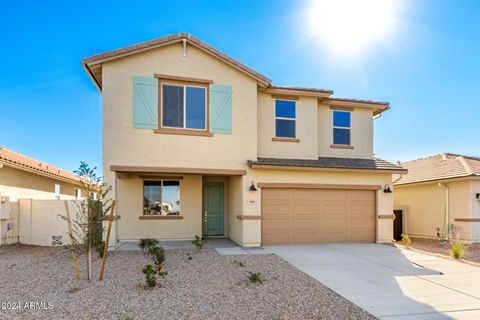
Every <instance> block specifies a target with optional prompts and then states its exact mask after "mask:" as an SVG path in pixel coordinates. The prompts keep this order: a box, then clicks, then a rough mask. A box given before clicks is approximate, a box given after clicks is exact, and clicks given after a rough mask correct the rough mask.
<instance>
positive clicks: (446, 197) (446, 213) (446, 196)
mask: <svg viewBox="0 0 480 320" xmlns="http://www.w3.org/2000/svg"><path fill="white" fill-rule="evenodd" d="M438 186H439V187H443V188H445V240H446V241H448V220H449V219H448V214H449V212H448V211H449V210H448V207H449V205H448V194H449V189H448V186H447V185H446V184H444V183H439V184H438Z"/></svg>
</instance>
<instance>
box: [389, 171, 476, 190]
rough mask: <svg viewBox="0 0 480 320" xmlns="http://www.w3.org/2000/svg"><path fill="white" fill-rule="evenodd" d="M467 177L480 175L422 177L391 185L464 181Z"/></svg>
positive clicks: (472, 177) (474, 177) (473, 177)
mask: <svg viewBox="0 0 480 320" xmlns="http://www.w3.org/2000/svg"><path fill="white" fill-rule="evenodd" d="M469 179H475V180H477V179H480V175H478V174H474V173H472V174H465V175H458V176H454V177H444V178H436V179H423V180H415V181H409V182H404V183H402V182H396V183H394V184H393V185H394V186H396V187H402V186H409V185H413V184H428V183H438V182H442V181H450V182H452V181H453V182H455V181H464V180H469Z"/></svg>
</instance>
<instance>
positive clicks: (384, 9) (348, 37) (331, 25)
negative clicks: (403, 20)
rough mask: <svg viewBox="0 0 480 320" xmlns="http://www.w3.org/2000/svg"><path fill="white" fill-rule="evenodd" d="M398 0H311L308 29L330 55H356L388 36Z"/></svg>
mask: <svg viewBox="0 0 480 320" xmlns="http://www.w3.org/2000/svg"><path fill="white" fill-rule="evenodd" d="M399 2H400V0H312V1H311V2H310V3H309V6H308V9H307V14H308V26H307V28H308V31H309V33H310V34H311V35H312V36H313V37H314V38H317V39H319V40H320V41H321V43H322V44H323V45H324V46H325V47H327V48H328V49H329V50H330V51H331V53H332V54H334V55H342V56H351V55H359V54H361V53H362V52H364V51H365V50H366V49H368V48H369V47H371V46H373V45H375V44H378V43H379V42H382V41H385V40H386V39H388V36H389V35H390V34H391V32H392V29H393V28H394V26H395V24H396V21H397V14H398V7H399Z"/></svg>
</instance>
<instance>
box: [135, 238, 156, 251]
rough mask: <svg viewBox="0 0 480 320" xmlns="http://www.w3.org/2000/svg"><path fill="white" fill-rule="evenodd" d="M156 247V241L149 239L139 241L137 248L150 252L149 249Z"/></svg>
mask: <svg viewBox="0 0 480 320" xmlns="http://www.w3.org/2000/svg"><path fill="white" fill-rule="evenodd" d="M157 245H158V241H157V240H155V239H149V238H145V239H140V241H139V242H138V247H139V248H140V249H142V250H147V251H150V249H151V248H154V247H156V246H157Z"/></svg>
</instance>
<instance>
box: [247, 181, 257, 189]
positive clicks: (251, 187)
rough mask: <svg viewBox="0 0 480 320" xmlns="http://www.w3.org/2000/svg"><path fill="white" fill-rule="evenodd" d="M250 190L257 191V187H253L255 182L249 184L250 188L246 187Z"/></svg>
mask: <svg viewBox="0 0 480 320" xmlns="http://www.w3.org/2000/svg"><path fill="white" fill-rule="evenodd" d="M248 190H250V191H258V190H257V188H255V183H254V182H253V181H252V184H251V185H250V188H248Z"/></svg>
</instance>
